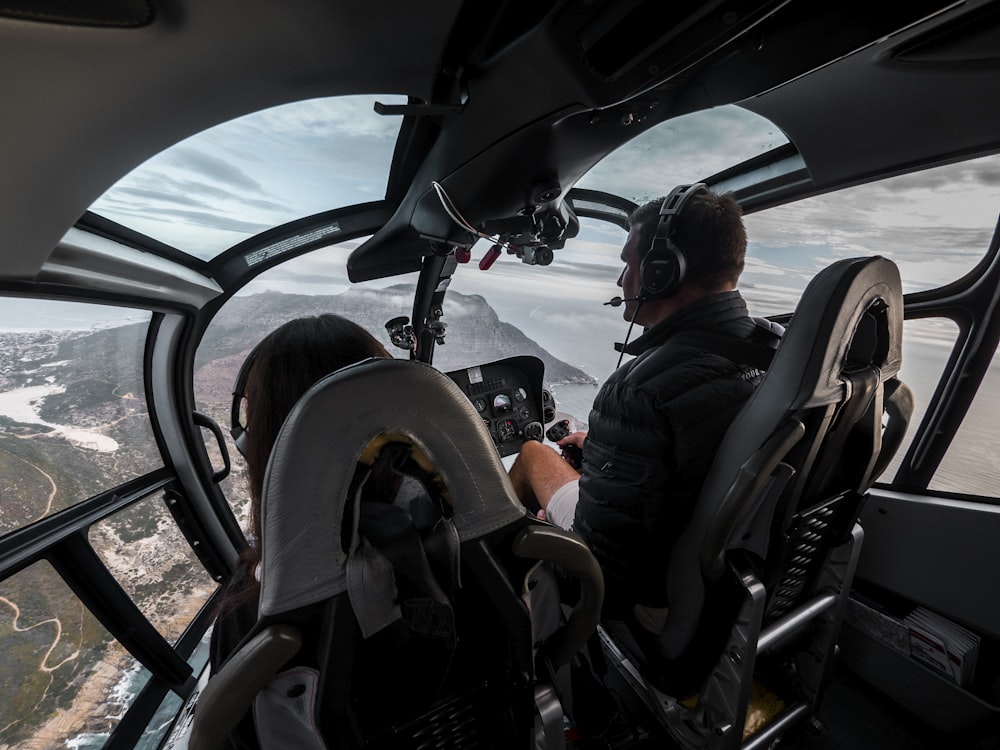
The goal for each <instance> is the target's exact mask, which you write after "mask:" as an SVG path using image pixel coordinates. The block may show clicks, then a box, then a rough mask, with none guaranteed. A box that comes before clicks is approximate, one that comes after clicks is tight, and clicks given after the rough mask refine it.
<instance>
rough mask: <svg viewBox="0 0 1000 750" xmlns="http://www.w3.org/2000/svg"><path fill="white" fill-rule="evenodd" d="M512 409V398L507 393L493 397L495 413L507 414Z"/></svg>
mask: <svg viewBox="0 0 1000 750" xmlns="http://www.w3.org/2000/svg"><path fill="white" fill-rule="evenodd" d="M511 408H512V404H511V401H510V396H508V395H507V394H506V393H498V394H496V395H495V396H494V397H493V413H494V414H506V413H507V412H509V411H510V410H511Z"/></svg>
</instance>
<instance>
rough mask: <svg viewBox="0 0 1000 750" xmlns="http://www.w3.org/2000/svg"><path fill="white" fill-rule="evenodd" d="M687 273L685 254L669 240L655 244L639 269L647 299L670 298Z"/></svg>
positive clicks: (644, 295)
mask: <svg viewBox="0 0 1000 750" xmlns="http://www.w3.org/2000/svg"><path fill="white" fill-rule="evenodd" d="M686 271H687V260H686V259H685V257H684V253H683V252H682V251H681V249H680V248H678V247H677V246H676V245H674V244H673V243H672V242H670V241H669V240H662V241H657V242H654V243H653V247H652V248H651V249H650V251H649V252H648V253H646V257H645V258H643V260H642V265H641V266H640V267H639V281H640V283H641V285H642V296H643V298H645V299H657V298H660V297H669V296H670V295H671V294H673V293H674V292H675V291H677V289H678V288H680V286H681V284H683V283H684V275H685V272H686Z"/></svg>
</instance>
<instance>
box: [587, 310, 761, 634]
mask: <svg viewBox="0 0 1000 750" xmlns="http://www.w3.org/2000/svg"><path fill="white" fill-rule="evenodd" d="M778 330H780V328H779V329H778ZM688 331H695V332H697V331H704V332H713V333H715V334H723V335H726V336H730V337H735V338H739V339H750V338H758V337H759V334H760V333H761V329H760V327H759V324H758V323H756V322H755V320H754V319H753V318H751V317H750V316H749V314H748V313H747V308H746V304H745V302H744V301H743V298H742V296H741V295H740V293H739V292H736V291H733V292H725V293H722V294H716V295H712V296H710V297H707V298H705V299H703V300H700V301H698V302H696V303H694V304H692V305H690V306H688V307H686V308H684V309H683V310H681V311H679V312H678V313H676V314H675V315H672V316H671V317H669V318H668V319H666V320H664V321H662V322H660V323H659V324H657V325H656V326H654V327H653V328H651V329H649V330H648V331H646V332H645V333H644V334H643V335H642V336H640V337H639V338H638V339H636V340H635V341H634V342H632V343H631V344H630V345H629V346H628V347H627V348H626V353H627V354H635V355H636V356H635V358H634V359H632V360H631V361H629V362H626V363H624V364H623V365H622V366H621V367H620V368H618V369H617V370H616V371H615V372H614V373H613V374H612V375H611V377H610V378H608V380H607V382H606V383H605V384H604V386H603V387H602V388H601V390H600V391H599V393H598V395H597V398H596V399H595V400H594V407H593V410H592V411H591V412H590V420H589V421H590V425H589V431H588V433H587V439H586V441H585V443H584V449H583V475H582V477H581V479H580V498H579V503H578V505H577V508H576V518H575V522H574V529H575V530H576V531H577V532H579V533H580V534H581V535H582V536H583V537H584V539H585V540H586V541H587V543H588V544H589V545H590V547H591V548H592V549H593V551H594V554H595V556H596V557H597V559H598V561H599V562H600V564H601V567H602V568H603V570H604V575H605V587H606V596H605V606H604V614H605V616H606V617H622V616H624V615H625V614H626V613H627V612H628V611H630V610H631V609H632V607H633V606H634V605H635V604H637V603H638V604H644V605H646V606H651V607H662V606H666V605H667V604H668V602H666V599H665V591H664V587H665V580H666V579H665V571H666V565H667V561H668V559H669V555H670V550H671V548H672V546H673V543H674V541H675V540H676V538H677V536H678V535H679V533H680V531H681V530H682V529H683V527H684V525H685V524H686V523H687V522H688V520H689V518H690V515H691V512H692V509H693V506H694V502H695V500H696V498H697V495H698V491H699V489H700V487H701V485H702V483H703V481H704V478H705V476H706V474H707V472H708V469H709V466H710V465H711V462H712V459H713V457H714V455H715V451H716V449H717V447H718V445H719V443H720V442H721V440H722V436H723V434H724V433H725V431H726V428H727V427H728V425H729V423H730V422H731V421H732V419H733V418H734V417H735V416H736V413H737V411H738V410H739V408H740V407H741V406H742V405H743V403H744V402H745V401H746V400H747V398H748V397H749V396H750V394H751V393H752V392H753V390H754V388H755V386H756V384H757V383H758V382H759V380H760V377H761V374H762V373H761V371H760V370H757V369H754V368H753V367H752V366H748V365H741V364H738V363H737V362H734V361H733V360H732V359H729V358H727V357H726V356H724V355H722V354H720V353H716V352H711V351H705V350H704V349H702V348H700V347H699V346H698V344H697V343H695V342H696V341H697V336H696V335H692V334H690V333H685V335H684V336H683V337H682V339H681V340H678V339H677V336H678V334H680V333H681V332H688ZM776 341H777V337H776V336H774V342H773V343H772V346H773V345H774V343H776Z"/></svg>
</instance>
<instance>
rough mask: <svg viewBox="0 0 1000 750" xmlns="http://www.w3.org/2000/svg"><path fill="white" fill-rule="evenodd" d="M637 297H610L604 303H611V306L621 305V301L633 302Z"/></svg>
mask: <svg viewBox="0 0 1000 750" xmlns="http://www.w3.org/2000/svg"><path fill="white" fill-rule="evenodd" d="M637 299H639V297H629V298H628V299H622V298H621V297H612V298H611V299H609V300H608V301H607V302H605V303H604V304H605V305H611V306H612V307H621V305H622V303H623V302H635V301H636V300H637Z"/></svg>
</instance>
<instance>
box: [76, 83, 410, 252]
mask: <svg viewBox="0 0 1000 750" xmlns="http://www.w3.org/2000/svg"><path fill="white" fill-rule="evenodd" d="M376 101H380V102H383V103H386V104H398V103H401V102H403V101H405V98H404V97H399V96H345V97H335V98H330V99H312V100H309V101H303V102H294V103H292V104H285V105H282V106H280V107H274V108H272V109H267V110H263V111H261V112H255V113H253V114H249V115H246V116H244V117H240V118H237V119H235V120H231V121H229V122H226V123H222V124H221V125H217V126H215V127H212V128H209V129H208V130H205V131H203V132H201V133H198V134H197V135H193V136H191V137H190V138H187V139H185V140H184V141H182V142H180V143H178V144H176V145H174V146H172V147H171V148H168V149H166V150H165V151H163V152H161V153H159V154H157V155H156V156H154V157H153V158H152V159H150V160H148V161H147V162H145V163H144V164H142V165H141V166H139V167H138V168H136V169H135V170H133V171H132V172H130V173H129V174H127V175H125V177H123V178H122V179H121V180H119V181H118V182H117V183H115V185H113V186H112V187H111V188H110V189H109V190H108V191H107V192H106V193H105V194H104V195H102V196H101V197H100V198H99V199H98V200H97V201H96V202H95V203H94V204H93V205H92V206H91V208H90V210H91V211H92V212H94V213H96V214H98V215H100V216H103V217H104V218H107V219H111V220H113V221H116V222H118V223H120V224H123V225H125V226H126V227H129V228H130V229H134V230H136V231H139V232H141V233H143V234H145V235H148V236H150V237H152V238H154V239H156V240H159V241H160V242H163V243H165V244H167V245H171V246H173V247H175V248H176V249H178V250H181V251H182V252H185V253H187V254H189V255H192V256H194V257H196V258H199V259H201V260H210V259H211V258H214V257H215V256H217V255H219V254H220V253H221V252H223V251H224V250H226V249H228V248H229V247H231V246H233V245H235V244H236V243H238V242H240V241H241V240H244V239H246V238H248V237H252V236H253V235H255V234H258V233H260V232H263V231H264V230H266V229H270V228H271V227H273V226H277V225H280V224H285V223H287V222H289V221H292V220H294V219H299V218H302V217H303V216H311V215H312V214H315V213H320V212H321V211H328V210H330V209H332V208H337V207H340V206H346V205H353V204H355V203H364V202H368V201H374V200H381V199H382V198H384V197H385V187H386V178H387V176H388V174H389V165H390V162H391V160H392V152H393V148H394V147H395V144H396V136H397V134H398V132H399V125H400V118H398V117H382V116H380V115H378V114H376V113H375V111H374V104H375V102H376Z"/></svg>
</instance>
